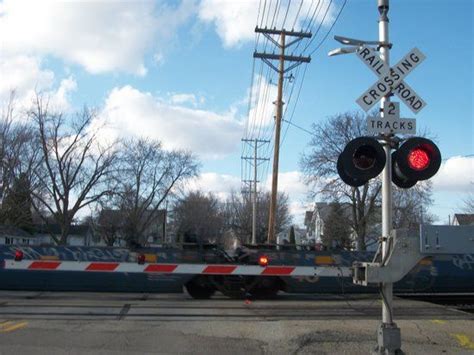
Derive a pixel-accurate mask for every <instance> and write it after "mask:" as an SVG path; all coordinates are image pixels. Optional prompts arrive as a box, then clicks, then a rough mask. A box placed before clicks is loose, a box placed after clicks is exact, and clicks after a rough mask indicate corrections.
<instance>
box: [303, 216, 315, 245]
mask: <svg viewBox="0 0 474 355" xmlns="http://www.w3.org/2000/svg"><path fill="white" fill-rule="evenodd" d="M312 221H313V211H306V213H305V215H304V226H305V227H306V239H307V240H314V238H313V236H314V223H313V222H312Z"/></svg>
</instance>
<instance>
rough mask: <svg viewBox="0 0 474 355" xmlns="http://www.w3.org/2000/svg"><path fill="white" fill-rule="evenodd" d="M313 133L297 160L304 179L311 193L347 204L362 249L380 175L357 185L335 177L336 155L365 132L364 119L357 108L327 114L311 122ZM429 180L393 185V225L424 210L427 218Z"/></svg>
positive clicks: (373, 213)
mask: <svg viewBox="0 0 474 355" xmlns="http://www.w3.org/2000/svg"><path fill="white" fill-rule="evenodd" d="M312 132H313V137H312V139H311V141H310V143H309V147H310V149H309V151H308V152H307V153H305V154H304V155H303V156H302V158H301V161H300V166H301V169H302V170H303V172H304V175H305V180H306V182H307V183H309V184H311V185H312V186H313V193H312V194H313V197H315V196H317V195H319V194H320V195H321V196H322V197H323V199H326V200H334V199H337V200H339V201H341V202H345V201H347V202H349V203H350V204H351V215H352V218H351V219H350V220H349V221H348V223H349V224H350V227H351V228H352V229H353V231H354V232H355V234H356V242H357V243H356V245H357V248H358V249H359V250H365V249H366V242H367V240H366V239H367V236H368V235H369V232H370V229H371V227H372V224H373V223H374V217H375V216H376V214H377V210H378V206H380V198H381V196H380V191H381V181H380V178H375V179H372V180H369V181H368V182H367V183H366V184H365V185H363V186H360V187H350V186H347V185H346V184H345V183H344V182H343V181H342V180H340V179H339V176H338V173H337V167H336V166H337V159H338V157H339V155H340V154H341V152H342V151H343V149H344V147H345V146H346V144H347V143H349V142H350V141H351V140H352V139H354V138H357V137H361V136H365V135H367V132H366V121H365V118H364V116H363V115H362V114H360V113H358V112H346V113H342V114H338V115H336V116H333V117H330V118H329V119H328V120H327V121H326V122H323V123H316V124H313V126H312ZM430 196H431V184H430V183H429V182H420V183H418V184H417V185H416V187H415V188H412V189H409V190H402V189H395V190H394V201H395V206H396V209H395V218H394V226H402V225H403V226H405V225H408V224H410V223H412V221H413V218H412V217H413V214H414V213H416V216H417V217H416V218H417V220H418V221H419V220H420V215H421V214H422V213H424V215H425V220H426V221H428V220H430V218H431V216H429V215H428V214H427V212H426V208H427V207H428V206H429V204H430V203H431V198H430Z"/></svg>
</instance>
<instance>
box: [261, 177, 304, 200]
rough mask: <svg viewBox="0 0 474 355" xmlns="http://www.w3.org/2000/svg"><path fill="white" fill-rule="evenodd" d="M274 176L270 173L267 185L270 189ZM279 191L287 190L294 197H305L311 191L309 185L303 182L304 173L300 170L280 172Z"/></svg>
mask: <svg viewBox="0 0 474 355" xmlns="http://www.w3.org/2000/svg"><path fill="white" fill-rule="evenodd" d="M271 186H272V176H271V175H268V177H267V180H266V181H265V187H266V188H267V189H268V190H270V189H271ZM278 191H281V192H285V193H287V194H289V195H290V196H292V197H294V198H304V197H305V196H306V195H307V193H308V192H309V189H308V186H307V185H306V184H304V183H303V175H302V174H301V172H299V171H287V172H283V173H279V174H278Z"/></svg>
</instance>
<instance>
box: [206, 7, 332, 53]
mask: <svg viewBox="0 0 474 355" xmlns="http://www.w3.org/2000/svg"><path fill="white" fill-rule="evenodd" d="M260 3H261V4H263V3H262V2H260ZM299 4H300V2H298V3H297V2H289V3H288V2H283V1H281V2H280V1H277V2H265V5H266V8H265V9H263V5H262V8H260V11H259V1H256V0H241V1H229V0H203V1H201V3H200V6H199V14H198V16H199V18H200V20H201V21H203V22H206V23H210V24H214V26H215V30H216V32H217V34H218V35H219V37H220V38H221V40H222V42H223V44H224V46H225V47H228V48H229V47H238V46H240V45H241V44H242V43H244V42H246V41H253V40H254V38H255V32H254V30H255V25H256V24H257V23H258V24H259V25H262V26H263V27H265V26H266V27H270V28H272V27H276V28H282V27H284V28H285V29H288V30H291V29H293V26H294V29H295V30H301V29H303V30H306V29H307V26H308V19H311V18H313V23H312V24H313V26H315V27H317V26H318V25H319V24H320V23H322V24H323V25H324V26H328V25H329V24H331V23H332V22H333V21H334V13H335V8H336V7H335V5H334V4H332V1H330V0H322V1H318V2H317V3H316V2H314V1H311V2H309V1H305V2H303V5H302V7H301V9H299ZM277 5H279V9H277V8H276V6H277ZM288 5H289V6H290V7H289V9H288V12H287V7H288ZM298 10H299V11H298ZM326 12H327V14H326ZM276 14H278V15H276ZM325 14H326V15H325ZM274 15H276V16H274ZM257 16H259V17H260V18H259V19H257ZM262 17H263V19H262Z"/></svg>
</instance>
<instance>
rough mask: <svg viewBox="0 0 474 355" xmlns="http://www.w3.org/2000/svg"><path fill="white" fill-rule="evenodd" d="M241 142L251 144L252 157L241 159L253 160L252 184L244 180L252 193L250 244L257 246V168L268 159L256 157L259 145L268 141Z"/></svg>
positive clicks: (251, 140) (245, 140)
mask: <svg viewBox="0 0 474 355" xmlns="http://www.w3.org/2000/svg"><path fill="white" fill-rule="evenodd" d="M242 141H243V142H246V143H253V157H242V159H244V160H251V161H252V160H253V183H252V181H251V180H244V181H247V182H249V183H250V190H253V191H252V244H253V245H255V244H257V183H258V182H259V181H258V180H257V168H258V165H259V164H261V163H262V162H264V161H268V160H270V159H268V158H259V157H258V148H259V147H260V145H259V143H261V144H265V143H270V141H268V140H265V139H242Z"/></svg>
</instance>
